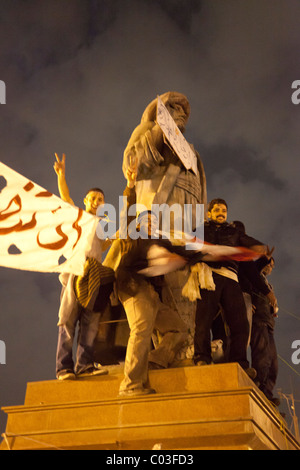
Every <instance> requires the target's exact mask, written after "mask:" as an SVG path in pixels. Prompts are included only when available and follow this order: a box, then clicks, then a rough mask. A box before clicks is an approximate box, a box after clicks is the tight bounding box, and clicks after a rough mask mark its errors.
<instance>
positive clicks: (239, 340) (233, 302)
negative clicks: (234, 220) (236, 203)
mask: <svg viewBox="0 0 300 470" xmlns="http://www.w3.org/2000/svg"><path fill="white" fill-rule="evenodd" d="M208 218H209V221H208V222H205V225H204V241H205V242H208V243H213V244H216V245H227V246H243V247H246V248H250V249H252V250H255V251H257V252H258V253H260V254H261V253H266V252H267V247H266V246H265V245H263V244H262V243H261V242H260V241H258V240H256V239H255V238H252V237H249V236H248V235H246V234H244V233H242V232H241V231H240V230H238V229H237V228H236V227H234V226H233V225H232V224H229V223H228V222H227V203H226V201H224V200H223V199H213V200H212V201H211V202H210V204H209V206H208ZM207 264H209V265H210V267H211V268H212V271H213V279H214V282H215V286H216V288H215V290H214V291H210V290H205V289H201V300H198V302H197V310H196V324H195V343H194V348H195V350H194V362H195V364H196V365H205V364H210V363H211V337H210V334H211V326H212V322H213V319H214V318H215V317H216V315H217V313H218V310H219V308H220V306H221V307H222V311H223V314H224V320H225V322H226V323H227V325H228V327H229V330H230V351H229V361H230V362H238V363H239V364H240V365H241V367H242V368H243V369H245V370H246V372H247V373H248V375H249V376H250V377H251V378H255V376H256V372H255V370H253V369H249V362H248V360H247V342H248V336H249V323H248V320H247V312H246V306H245V301H244V297H243V293H242V290H241V287H240V285H239V282H238V276H237V272H238V263H237V262H236V261H233V260H230V261H222V262H212V263H207Z"/></svg>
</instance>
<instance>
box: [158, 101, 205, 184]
mask: <svg viewBox="0 0 300 470" xmlns="http://www.w3.org/2000/svg"><path fill="white" fill-rule="evenodd" d="M156 119H157V123H158V124H159V127H160V128H161V130H162V131H163V133H164V135H165V136H166V138H167V139H168V141H169V143H170V144H171V146H172V147H173V149H174V150H175V152H176V154H177V155H178V157H179V158H180V160H181V161H182V163H183V164H184V166H185V168H186V169H187V170H190V169H192V170H193V172H194V173H195V175H197V174H198V168H197V157H196V155H195V152H193V150H192V149H191V146H190V144H189V143H188V142H187V141H186V139H185V137H184V136H183V134H182V132H181V131H180V129H179V128H178V126H177V125H176V123H175V121H174V119H173V118H172V116H171V114H170V113H169V111H168V110H167V108H166V106H165V105H164V104H163V102H162V100H161V98H160V97H159V96H158V97H157V116H156Z"/></svg>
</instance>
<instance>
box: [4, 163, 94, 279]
mask: <svg viewBox="0 0 300 470" xmlns="http://www.w3.org/2000/svg"><path fill="white" fill-rule="evenodd" d="M97 224H98V218H97V217H95V216H93V215H91V214H88V213H87V212H85V211H84V210H83V209H79V208H78V207H75V206H72V205H70V204H68V203H67V202H64V201H63V200H62V199H60V198H59V197H57V196H55V195H54V194H52V193H49V192H48V191H46V190H45V189H43V188H41V187H40V186H38V185H37V184H35V183H33V182H32V181H30V180H28V179H27V178H25V177H24V176H22V175H20V174H18V173H17V172H15V171H14V170H12V169H11V168H9V167H8V166H6V165H4V164H3V163H1V162H0V266H4V267H8V268H14V269H22V270H27V271H38V272H57V273H61V272H66V273H72V274H76V275H82V274H83V267H84V262H85V253H86V251H87V250H88V247H89V246H90V244H91V240H92V237H93V236H94V234H95V231H96V227H97Z"/></svg>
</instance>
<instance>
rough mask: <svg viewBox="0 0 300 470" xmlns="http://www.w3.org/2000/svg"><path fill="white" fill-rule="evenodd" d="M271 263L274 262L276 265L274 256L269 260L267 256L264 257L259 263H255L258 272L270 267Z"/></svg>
mask: <svg viewBox="0 0 300 470" xmlns="http://www.w3.org/2000/svg"><path fill="white" fill-rule="evenodd" d="M271 261H273V263H274V265H275V260H274V258H273V256H271V258H267V256H262V257H261V258H259V259H258V260H257V261H255V263H256V266H257V268H258V270H259V271H262V270H263V269H264V268H265V267H266V266H268V264H270V263H271Z"/></svg>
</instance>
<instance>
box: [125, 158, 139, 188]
mask: <svg viewBox="0 0 300 470" xmlns="http://www.w3.org/2000/svg"><path fill="white" fill-rule="evenodd" d="M136 177H137V158H136V157H135V156H132V155H130V157H129V167H128V168H127V171H126V179H127V186H129V187H130V188H133V187H134V186H135V182H136Z"/></svg>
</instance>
